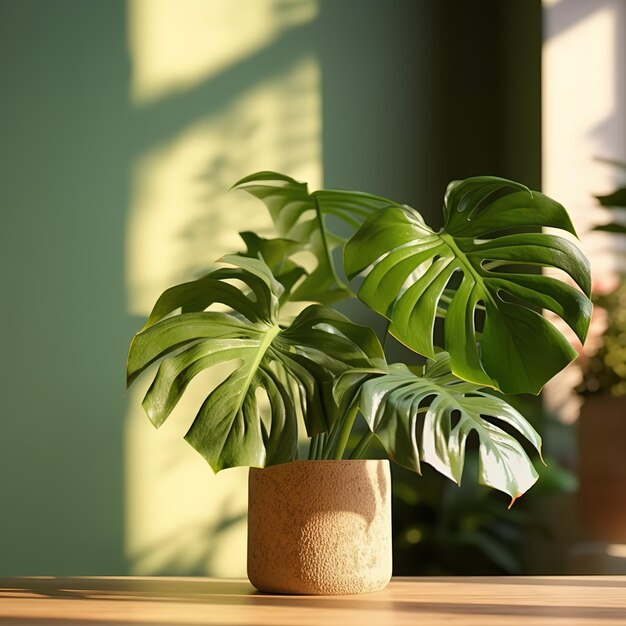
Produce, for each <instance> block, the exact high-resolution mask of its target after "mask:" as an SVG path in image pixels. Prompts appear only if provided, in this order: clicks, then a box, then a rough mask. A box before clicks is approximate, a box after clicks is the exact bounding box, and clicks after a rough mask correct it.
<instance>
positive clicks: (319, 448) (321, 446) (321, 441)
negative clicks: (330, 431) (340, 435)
mask: <svg viewBox="0 0 626 626" xmlns="http://www.w3.org/2000/svg"><path fill="white" fill-rule="evenodd" d="M326 437H327V433H321V434H319V435H318V438H319V439H318V444H317V455H316V457H315V458H316V459H317V460H318V461H321V460H322V459H323V458H324V444H325V443H326Z"/></svg>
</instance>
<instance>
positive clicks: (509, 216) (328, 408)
mask: <svg viewBox="0 0 626 626" xmlns="http://www.w3.org/2000/svg"><path fill="white" fill-rule="evenodd" d="M235 188H236V189H240V190H244V191H246V192H248V193H250V194H252V195H253V196H255V197H257V198H258V199H260V200H261V201H262V202H263V203H264V204H265V206H266V207H267V209H268V210H269V213H270V215H271V217H272V220H273V222H274V225H275V228H276V235H277V236H276V237H275V238H271V239H266V238H262V237H259V236H257V235H256V234H254V233H251V232H243V233H241V236H242V238H243V241H244V242H245V245H246V248H247V249H246V251H245V252H241V253H239V254H234V255H230V256H226V257H224V258H222V259H221V260H219V261H218V262H216V264H215V265H214V266H213V267H211V268H210V270H209V271H208V272H207V274H206V275H204V276H202V277H201V278H198V279H197V280H193V281H191V282H188V283H185V284H182V285H178V286H175V287H172V288H170V289H168V290H167V291H165V292H164V293H163V295H162V296H161V297H160V298H159V299H158V301H157V303H156V304H155V306H154V309H153V311H152V313H151V314H150V316H149V318H148V321H147V323H146V325H145V326H144V328H143V329H142V330H141V331H140V332H139V333H137V335H136V336H135V338H134V339H133V341H132V344H131V347H130V352H129V356H128V382H129V383H131V382H132V381H133V380H134V379H135V378H136V377H137V376H138V375H139V374H141V373H142V372H143V371H144V370H146V368H148V367H149V366H150V365H151V364H153V363H155V362H156V361H159V360H160V361H161V363H160V366H159V368H158V371H157V373H156V376H155V377H154V380H153V382H152V385H151V386H150V388H149V390H148V392H147V394H146V396H145V399H144V402H143V405H144V408H145V410H146V412H147V414H148V416H149V418H150V419H151V421H152V422H153V424H154V425H155V426H157V427H158V426H160V425H161V424H163V422H164V421H165V420H166V418H167V417H168V416H169V414H170V413H171V411H172V409H173V408H174V407H175V406H176V404H177V402H178V400H179V399H180V397H181V395H182V394H183V392H184V391H185V388H186V386H187V385H188V384H189V382H190V381H191V380H192V379H193V378H194V377H195V376H196V375H197V374H199V373H200V372H202V371H203V370H206V369H207V368H211V367H213V366H216V365H219V364H227V367H229V372H230V373H228V375H227V377H226V379H225V380H224V381H223V382H221V383H220V384H217V385H215V387H214V388H211V389H208V390H207V396H206V400H205V401H204V403H203V404H202V406H201V407H200V409H199V412H198V414H197V415H196V418H195V420H194V421H193V424H192V426H191V428H190V429H189V431H188V433H187V435H186V437H185V438H186V439H187V441H188V442H189V443H190V444H191V445H192V446H193V447H194V448H195V449H196V450H197V451H198V452H199V453H200V454H201V455H202V456H203V457H204V458H205V459H206V460H207V461H208V463H209V464H210V466H211V467H212V468H213V470H214V471H219V470H222V469H224V468H229V467H233V466H241V465H248V466H253V467H267V466H273V465H280V464H288V463H289V462H291V461H296V460H298V459H299V456H300V449H301V446H300V445H299V443H300V441H301V438H302V437H303V436H304V435H305V436H306V437H307V438H308V441H309V446H308V460H316V461H320V460H335V461H336V460H341V459H346V458H348V459H353V460H354V459H364V458H367V454H368V447H369V445H370V444H371V443H372V441H374V440H378V442H379V443H380V444H382V446H383V447H384V449H385V450H386V452H387V454H388V456H389V458H390V459H391V460H393V461H395V462H397V463H399V464H401V465H403V466H405V467H407V468H409V469H411V470H414V471H416V472H420V468H421V464H422V463H428V464H430V465H431V466H433V467H434V468H435V469H437V470H438V471H440V472H441V473H443V474H444V475H446V476H447V477H449V478H450V479H452V480H454V481H456V482H460V480H461V476H462V473H463V466H464V455H465V448H466V443H467V440H468V437H469V436H470V435H471V434H472V433H476V435H477V440H478V453H479V467H478V472H479V473H478V480H479V482H480V483H482V484H484V485H487V486H491V487H494V488H496V489H499V490H501V491H503V492H505V493H507V494H508V495H509V496H510V497H511V503H512V502H513V501H514V500H515V499H516V498H517V497H519V496H520V495H521V494H523V493H524V492H525V491H526V490H527V489H529V488H530V487H531V486H532V485H533V483H534V482H535V481H536V479H537V473H536V471H535V469H534V467H533V464H532V462H531V460H530V458H529V456H528V455H527V452H526V450H525V448H524V445H525V444H524V443H523V442H526V444H529V445H530V446H531V447H532V448H535V449H536V450H537V451H538V452H539V453H540V448H541V438H540V436H539V434H538V433H537V432H535V430H534V429H533V427H532V426H531V425H530V424H529V423H528V422H527V421H526V420H525V419H524V418H523V417H522V415H520V413H518V411H516V410H515V409H514V408H512V407H511V406H510V405H509V404H508V403H507V402H506V401H505V400H503V399H502V396H501V394H497V393H496V392H502V393H504V394H517V393H533V394H537V393H539V391H540V390H541V388H542V387H543V385H544V384H545V383H546V382H547V381H548V380H549V379H550V378H551V377H552V376H554V375H555V374H556V373H557V372H559V371H560V370H561V369H562V368H564V367H565V366H566V365H567V364H568V363H569V362H570V361H572V360H573V358H574V357H575V356H576V351H575V350H574V348H573V347H572V346H571V345H570V343H569V342H568V340H567V339H566V338H565V337H564V336H563V335H562V334H561V333H560V332H559V331H558V330H557V329H556V328H555V327H554V326H553V325H552V324H551V323H550V322H549V321H548V320H547V319H546V318H545V317H543V316H542V310H544V309H546V310H549V311H552V312H554V313H556V314H557V315H558V316H559V317H561V318H562V319H563V320H564V321H565V322H566V323H567V324H568V325H569V326H570V327H571V329H572V330H573V331H574V332H575V333H576V335H577V336H578V337H579V339H580V340H581V341H584V339H585V335H586V332H587V328H588V326H589V321H590V316H591V302H590V299H589V293H590V271H589V265H588V262H587V260H586V258H585V257H584V255H583V254H582V252H581V251H580V250H579V248H578V247H577V246H576V244H575V243H573V241H574V240H575V234H576V233H575V231H574V228H573V226H572V223H571V221H570V219H569V217H568V215H567V212H566V211H565V209H564V208H563V207H562V206H561V205H560V204H559V203H557V202H555V201H554V200H552V199H550V198H548V197H547V196H545V195H543V194H541V193H539V192H537V191H530V190H529V189H528V188H526V187H525V186H523V185H521V184H519V183H516V182H512V181H509V180H505V179H501V178H495V177H475V178H470V179H467V180H462V181H454V182H452V183H451V184H450V185H449V186H448V189H447V191H446V194H445V198H444V202H443V211H444V217H445V223H444V226H443V228H442V229H440V230H434V229H432V228H430V227H429V226H428V225H427V224H426V223H425V222H424V219H423V218H422V216H421V215H420V213H419V212H418V211H416V210H415V209H413V208H411V207H409V206H407V205H404V204H399V203H397V202H395V201H393V200H389V199H386V198H382V197H379V196H373V195H370V194H366V193H358V192H352V191H340V190H319V191H314V192H311V191H309V189H308V187H307V185H306V184H305V183H301V182H298V181H296V180H294V179H292V178H290V177H288V176H285V175H282V174H278V173H275V172H259V173H256V174H253V175H251V176H248V177H246V178H244V179H243V180H241V181H239V182H238V183H237V184H236V185H235ZM543 227H550V228H551V229H559V230H560V231H562V233H566V235H565V236H562V235H557V234H547V233H544V232H541V229H542V228H543ZM572 235H573V236H572ZM303 259H304V260H306V259H309V260H311V259H314V265H312V264H311V263H308V262H307V263H305V262H304V260H303ZM542 267H552V268H556V269H558V270H561V272H562V274H563V276H564V278H566V279H567V280H559V279H557V278H554V277H549V276H545V275H543V274H542V273H541V268H542ZM346 298H359V299H360V300H361V301H362V302H363V303H364V304H365V305H367V306H368V307H369V308H370V309H372V310H373V311H374V312H376V313H377V314H379V315H381V316H382V317H383V318H385V319H386V320H387V332H388V333H389V334H390V335H391V336H393V337H395V338H396V339H397V340H398V341H399V342H401V343H402V344H404V345H405V346H407V347H408V348H409V349H410V350H412V351H413V352H414V353H415V355H416V361H415V362H417V361H418V360H419V357H423V359H422V363H423V364H422V365H419V366H418V365H415V362H414V363H413V364H404V363H388V362H387V360H386V356H385V352H384V350H383V348H382V347H381V343H380V341H379V338H378V337H377V335H376V333H375V332H374V331H373V330H372V329H370V328H367V327H363V326H361V325H358V324H355V323H353V322H352V321H350V319H348V318H347V317H346V316H344V315H343V314H341V313H339V312H337V311H336V310H334V309H332V308H330V305H332V304H333V303H334V302H337V301H338V300H341V299H346ZM295 302H301V303H302V305H301V306H300V308H301V310H300V312H299V314H297V315H295V317H293V318H291V317H289V316H287V315H285V314H284V311H285V310H286V309H285V307H284V305H285V304H287V303H292V305H291V307H287V309H289V308H291V309H293V303H295ZM359 415H361V416H362V418H364V421H365V422H366V424H367V426H368V429H367V432H366V434H365V435H364V436H363V437H362V438H361V439H360V442H359V443H358V445H356V446H355V447H353V448H352V449H348V441H349V436H350V434H351V432H352V431H353V429H354V428H355V423H356V420H357V419H358V416H359ZM305 456H306V455H305ZM310 467H313V465H310ZM317 467H321V466H317ZM251 476H252V475H251ZM251 484H252V483H251ZM251 578H252V576H251ZM253 582H254V581H253ZM255 584H256V583H255ZM265 588H269V589H270V590H271V589H273V590H276V589H278V590H280V586H276V585H274V586H272V584H266V585H265ZM287 590H289V589H287Z"/></svg>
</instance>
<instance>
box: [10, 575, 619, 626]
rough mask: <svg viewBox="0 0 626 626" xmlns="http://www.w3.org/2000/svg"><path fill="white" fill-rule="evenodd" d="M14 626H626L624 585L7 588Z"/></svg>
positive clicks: (14, 583) (58, 583)
mask: <svg viewBox="0 0 626 626" xmlns="http://www.w3.org/2000/svg"><path fill="white" fill-rule="evenodd" d="M0 624H7V625H8V624H11V626H31V625H32V626H86V625H89V626H105V625H107V626H108V625H117V626H120V625H122V624H123V625H126V624H129V625H134V624H139V625H141V626H152V625H154V626H157V625H160V624H168V625H171V626H175V625H178V624H180V625H187V624H211V625H213V626H221V625H224V626H225V625H237V626H238V625H243V624H246V625H248V624H255V625H264V624H268V625H272V626H283V625H287V624H290V625H291V624H293V625H298V626H306V625H311V626H313V625H320V626H332V625H335V624H339V625H340V626H350V625H352V624H354V625H358V626H363V625H367V624H373V625H376V626H378V625H381V626H382V625H386V624H390V625H393V626H402V625H404V624H407V625H408V624H411V625H412V626H413V625H418V626H428V625H434V626H437V625H444V624H445V625H446V626H450V625H457V624H476V625H480V626H490V625H492V624H493V625H498V626H507V625H520V624H523V625H524V626H529V625H530V624H541V625H542V626H552V625H555V626H556V625H557V624H558V625H559V626H574V625H578V624H585V625H596V624H602V625H607V626H613V625H615V624H625V625H626V577H616V576H612V577H607V576H603V577H589V576H585V577H567V578H556V577H546V578H544V577H527V578H526V577H524V578H505V577H503V578H395V579H394V580H393V581H392V582H391V584H390V585H389V587H387V589H385V590H384V591H381V592H378V593H371V594H365V595H361V596H324V597H313V596H275V595H265V594H260V593H257V592H256V591H255V590H254V589H253V588H252V587H251V586H250V584H249V583H248V582H247V581H243V580H216V579H210V578H51V577H43V578H42V577H38V578H4V579H0Z"/></svg>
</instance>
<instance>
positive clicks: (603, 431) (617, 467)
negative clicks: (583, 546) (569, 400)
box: [578, 396, 626, 543]
mask: <svg viewBox="0 0 626 626" xmlns="http://www.w3.org/2000/svg"><path fill="white" fill-rule="evenodd" d="M624 442H626V397H625V398H614V397H611V396H597V397H596V396H592V397H588V398H587V399H586V400H585V404H584V405H583V408H582V411H581V414H580V421H579V424H578V452H579V478H580V486H579V492H578V501H579V508H580V515H581V519H582V522H583V525H584V526H585V528H586V529H587V530H588V531H589V532H590V533H591V534H592V535H593V536H595V537H597V538H598V539H603V540H604V541H609V542H614V543H626V498H625V497H624V495H625V494H626V455H625V454H624Z"/></svg>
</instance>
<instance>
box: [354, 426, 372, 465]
mask: <svg viewBox="0 0 626 626" xmlns="http://www.w3.org/2000/svg"><path fill="white" fill-rule="evenodd" d="M373 439H374V433H373V432H372V431H371V430H368V431H367V432H366V433H365V434H364V435H363V437H361V440H360V441H359V443H358V444H357V445H356V448H354V450H352V454H351V455H350V458H351V459H362V458H363V455H364V454H365V452H366V451H367V448H368V447H369V445H370V443H372V440H373Z"/></svg>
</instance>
